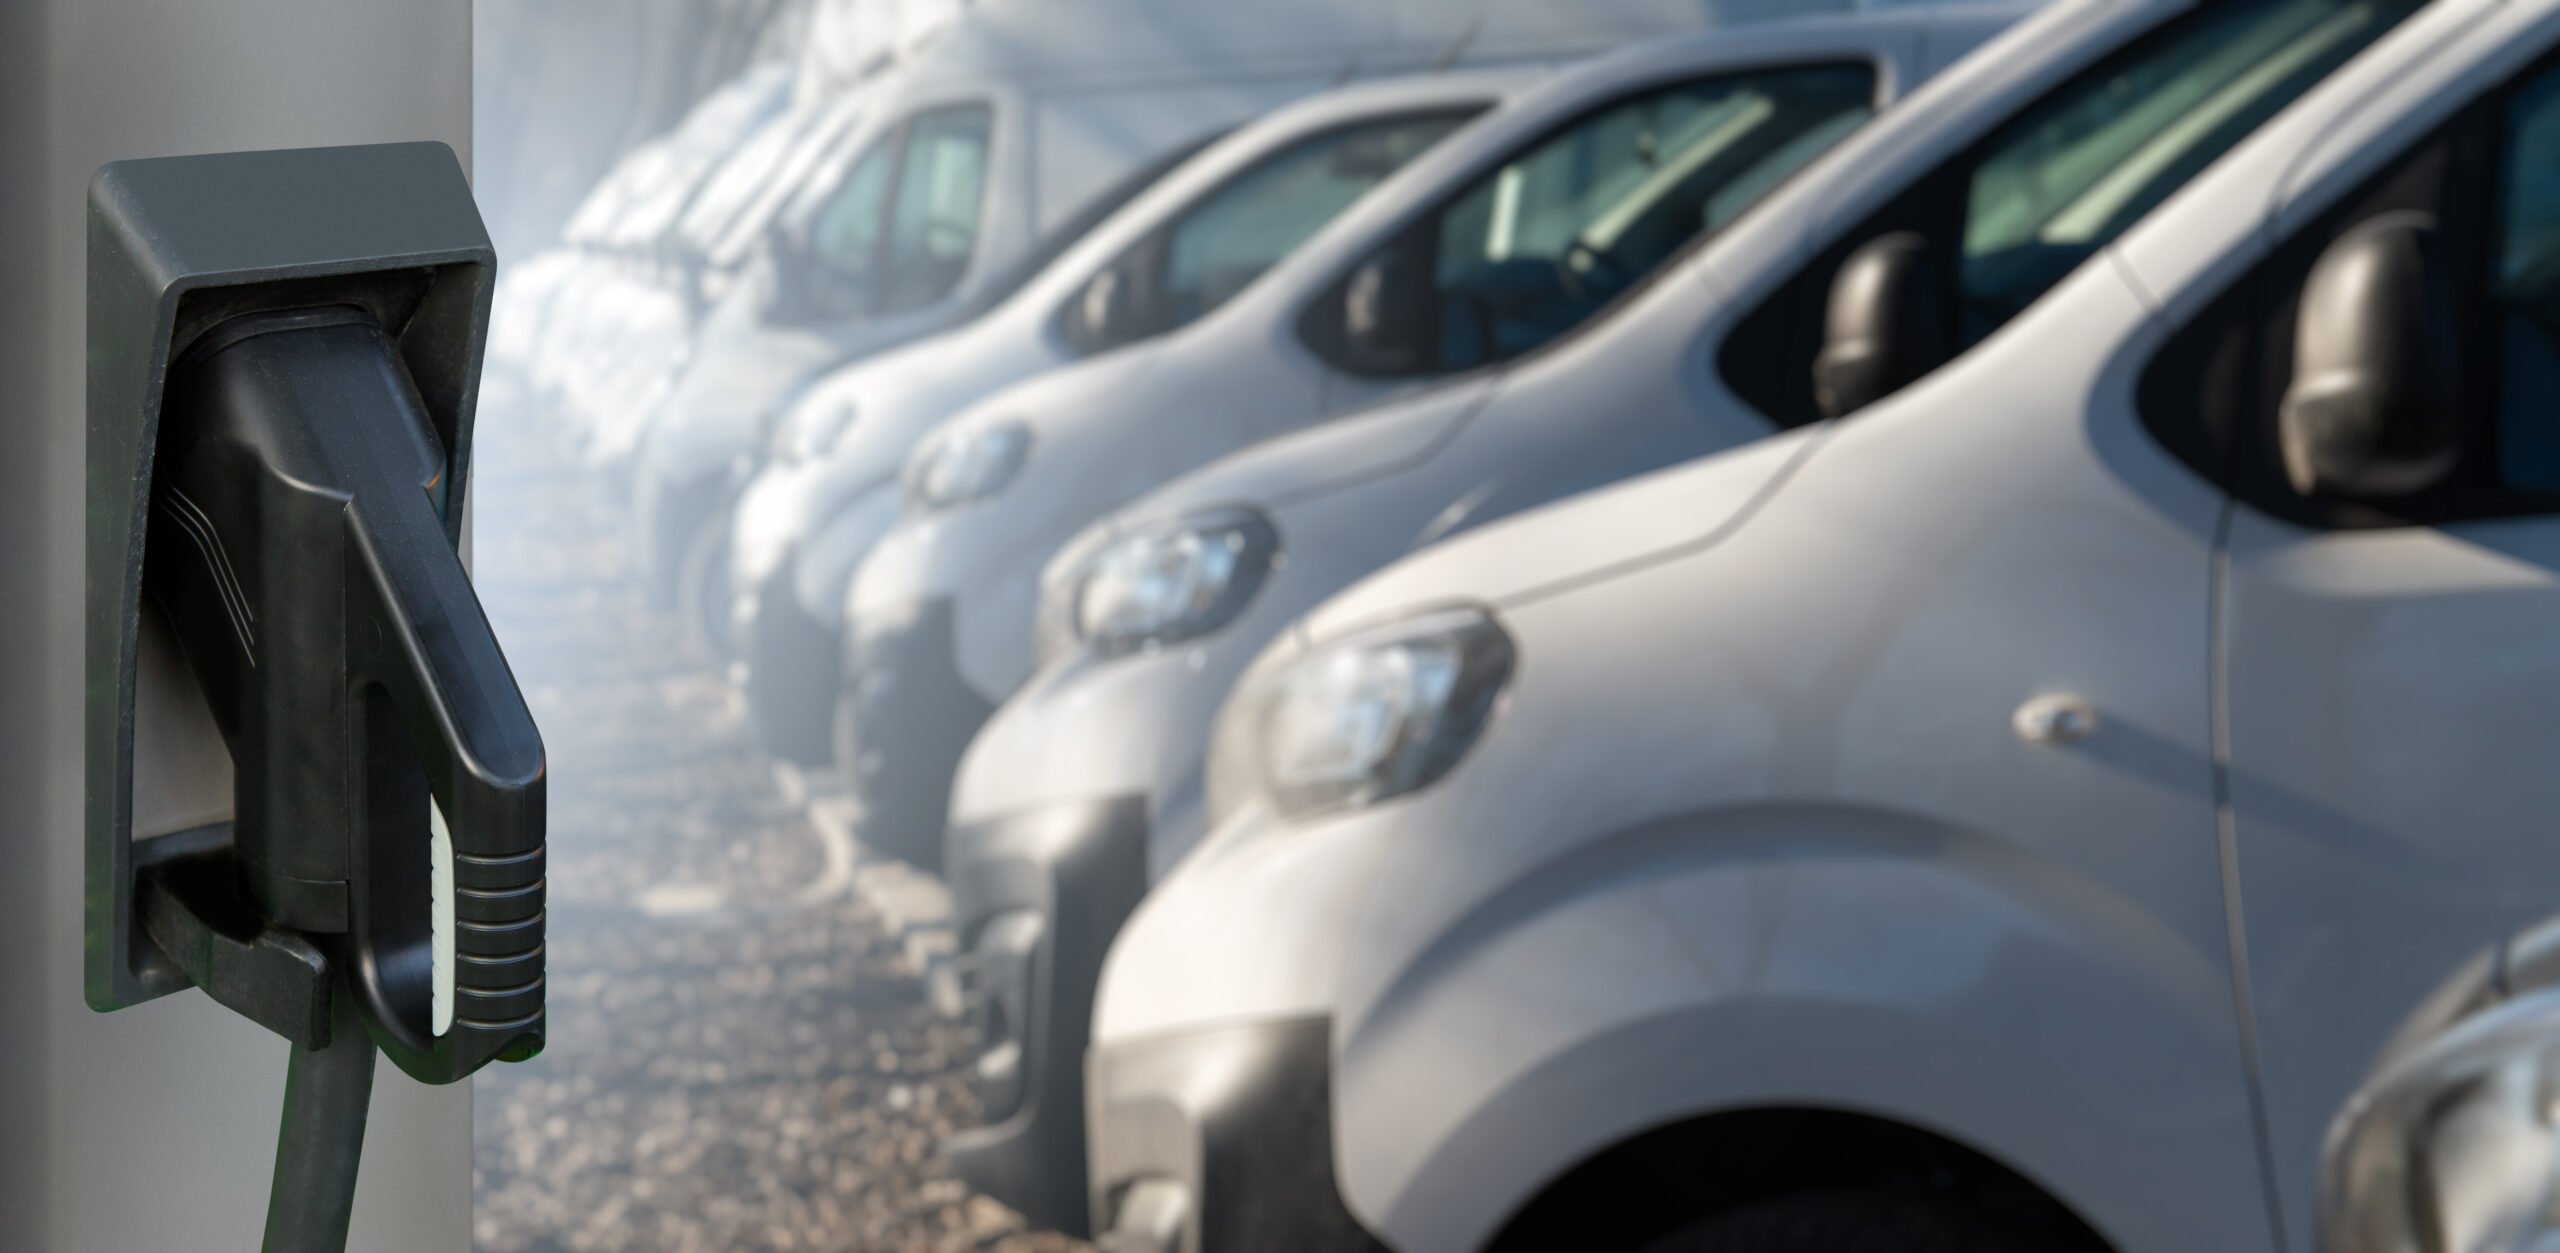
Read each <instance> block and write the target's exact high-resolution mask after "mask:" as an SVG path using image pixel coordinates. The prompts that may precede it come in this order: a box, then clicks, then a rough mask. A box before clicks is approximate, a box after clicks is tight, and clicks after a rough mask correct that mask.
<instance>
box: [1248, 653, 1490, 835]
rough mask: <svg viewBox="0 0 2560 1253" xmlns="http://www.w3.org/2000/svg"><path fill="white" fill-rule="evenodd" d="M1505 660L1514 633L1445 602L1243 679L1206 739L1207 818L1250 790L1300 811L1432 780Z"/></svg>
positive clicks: (1473, 723) (1465, 733)
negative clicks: (1435, 608)
mask: <svg viewBox="0 0 2560 1253" xmlns="http://www.w3.org/2000/svg"><path fill="white" fill-rule="evenodd" d="M1512 662H1513V652H1512V646H1511V637H1510V636H1508V635H1506V634H1504V633H1503V631H1502V628H1501V626H1500V625H1498V624H1497V623H1495V621H1494V620H1493V616H1492V615H1491V614H1489V613H1486V612H1484V611H1483V610H1479V609H1448V610H1441V611H1438V612H1434V613H1429V614H1425V615H1422V616H1420V617H1416V618H1408V619H1405V620H1404V621H1401V622H1396V623H1391V624H1389V625H1387V626H1384V627H1380V628H1377V629H1374V630H1371V631H1365V632H1360V633H1358V634H1354V635H1349V636H1345V637H1344V638H1342V639H1340V640H1338V641H1334V642H1332V643H1328V644H1324V645H1320V646H1318V647H1316V648H1315V649H1313V650H1311V651H1309V652H1308V653H1306V654H1305V655H1303V656H1301V657H1299V658H1298V659H1296V660H1295V661H1293V662H1291V663H1289V664H1286V665H1284V666H1282V667H1280V668H1279V669H1277V670H1275V671H1271V672H1268V673H1265V674H1263V675H1260V676H1256V677H1254V678H1251V679H1248V680H1247V681H1246V684H1245V686H1243V687H1241V688H1239V689H1238V691H1237V692H1236V694H1235V695H1234V696H1233V697H1231V698H1229V701H1228V704H1227V708H1226V709H1225V710H1224V711H1222V712H1221V714H1220V716H1219V719H1218V723H1219V725H1218V729H1217V731H1216V733H1215V736H1216V738H1215V742H1213V743H1212V744H1211V746H1210V778H1209V790H1210V796H1209V804H1210V812H1211V815H1212V818H1213V820H1216V819H1218V818H1222V817H1223V816H1224V815H1225V814H1226V813H1227V812H1229V811H1230V810H1232V809H1233V808H1234V807H1235V806H1236V804H1237V803H1238V802H1240V801H1242V800H1243V799H1245V798H1246V797H1248V796H1260V797H1262V798H1264V799H1265V800H1267V801H1268V802H1269V803H1270V805H1271V807H1272V809H1273V810H1274V811H1275V812H1277V813H1279V814H1281V815H1283V816H1285V817H1290V818H1297V817H1304V816H1308V815H1312V814H1318V813H1323V812H1326V811H1329V810H1336V809H1357V808H1360V807H1363V806H1367V805H1374V804H1376V803H1378V802H1380V801H1383V800H1387V799H1389V798H1391V797H1396V796H1402V795H1404V794H1405V793H1407V792H1411V791H1413V790H1415V789H1417V788H1421V787H1425V786H1428V785H1429V784H1430V783H1431V782H1432V781H1433V780H1436V779H1438V778H1439V777H1440V776H1442V775H1444V774H1447V773H1448V772H1449V770H1450V768H1451V767H1453V766H1455V765H1457V764H1458V759H1459V758H1461V757H1463V756H1465V755H1466V753H1467V750H1468V748H1470V747H1472V746H1473V745H1474V744H1475V742H1476V737H1477V736H1478V735H1479V734H1480V733H1481V732H1482V731H1483V730H1484V727H1485V723H1486V722H1487V721H1488V720H1489V719H1491V717H1492V716H1493V711H1494V708H1495V705H1496V704H1497V703H1498V701H1499V699H1500V697H1501V695H1502V693H1503V691H1504V689H1505V688H1506V687H1507V686H1508V685H1509V683H1510V681H1511V671H1512Z"/></svg>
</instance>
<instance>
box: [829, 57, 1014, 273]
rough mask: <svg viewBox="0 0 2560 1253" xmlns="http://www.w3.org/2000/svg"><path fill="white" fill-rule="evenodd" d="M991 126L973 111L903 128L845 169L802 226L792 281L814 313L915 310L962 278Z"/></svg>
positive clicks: (933, 113)
mask: <svg viewBox="0 0 2560 1253" xmlns="http://www.w3.org/2000/svg"><path fill="white" fill-rule="evenodd" d="M993 126H994V117H993V113H992V111H991V110H989V109H988V108H987V106H985V105H983V104H965V105H954V106H950V107H946V108H939V109H933V110H930V111H927V112H924V113H919V114H917V115H916V116H914V117H912V118H909V119H907V121H906V122H905V123H903V124H902V125H900V126H898V127H896V128H895V129H893V130H892V131H891V132H890V133H889V134H887V135H884V136H883V137H881V139H880V140H879V142H877V143H875V144H873V145H872V146H871V148H870V149H869V150H868V151H866V152H864V153H863V154H862V156H861V157H860V158H858V159H856V160H855V161H854V162H853V165H852V167H851V168H850V169H849V170H848V171H847V172H846V174H845V176H844V181H843V182H842V183H840V184H838V185H837V187H836V191H835V194H833V195H831V196H829V197H827V199H826V201H825V203H823V204H822V205H820V206H819V207H818V210H817V212H816V213H815V214H814V215H813V216H812V217H811V218H810V221H809V236H808V250H807V251H808V255H807V257H806V264H807V266H808V267H809V269H810V270H811V271H812V272H810V273H807V274H803V275H799V276H796V277H797V278H798V279H799V281H800V282H802V283H804V284H805V285H806V286H807V287H808V288H809V289H810V299H811V300H812V301H813V302H814V304H815V307H816V308H817V309H819V310H821V311H823V312H824V313H827V314H830V315H833V316H838V317H858V316H868V315H878V314H885V313H900V312H905V311H907V310H911V309H919V308H922V307H924V306H926V305H929V304H932V303H933V302H934V301H937V300H940V299H941V298H943V297H944V296H945V295H948V294H949V293H950V292H951V290H952V289H953V288H954V287H957V286H958V285H959V283H960V280H961V278H962V277H963V276H965V275H966V274H967V273H968V269H969V260H970V258H971V257H972V256H973V255H975V253H976V251H977V243H978V221H979V217H980V215H981V205H982V202H983V201H984V200H985V192H986V179H987V151H988V145H989V143H990V133H991V132H992V130H993Z"/></svg>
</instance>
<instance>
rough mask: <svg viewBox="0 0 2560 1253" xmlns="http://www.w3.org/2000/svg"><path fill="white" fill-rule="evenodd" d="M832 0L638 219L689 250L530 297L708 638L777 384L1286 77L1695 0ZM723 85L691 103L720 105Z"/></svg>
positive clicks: (872, 337) (1492, 42) (652, 579)
mask: <svg viewBox="0 0 2560 1253" xmlns="http://www.w3.org/2000/svg"><path fill="white" fill-rule="evenodd" d="M1849 2H1850V0H1830V4H1826V5H1824V6H1820V7H1830V5H1831V4H1836V5H1842V6H1845V5H1846V4H1847V3H1849ZM888 7H901V8H902V6H888ZM821 17H823V18H827V19H828V20H820V21H817V22H815V23H813V27H814V37H813V38H812V40H811V41H810V43H809V46H808V47H807V48H806V49H805V50H804V53H803V55H802V56H801V57H800V58H799V60H798V62H797V63H796V65H795V67H794V69H793V71H792V78H793V81H792V83H791V85H790V87H789V90H788V92H787V93H786V94H787V99H786V101H785V102H784V104H782V105H781V106H780V107H778V108H775V109H774V110H772V111H771V112H770V114H769V115H768V116H764V117H760V118H758V119H756V122H755V124H754V125H752V126H750V127H748V128H746V131H745V133H743V134H741V135H740V137H739V138H738V139H737V141H736V143H735V145H734V147H733V149H732V151H731V152H730V154H729V155H728V157H727V159H726V160H725V161H723V162H721V163H720V169H719V171H718V173H717V174H716V175H711V176H708V177H706V178H705V179H704V180H701V181H699V182H698V183H697V184H696V185H695V186H694V187H693V188H692V189H691V190H690V193H689V194H687V195H683V196H679V197H677V198H676V199H677V200H678V201H679V202H680V203H684V204H686V205H687V206H688V209H687V212H686V214H685V215H684V217H685V221H684V222H683V223H681V224H663V223H659V222H656V221H654V220H649V221H638V222H633V223H631V224H630V226H629V227H628V230H629V231H631V232H636V233H639V234H642V235H644V236H647V237H648V238H650V239H652V240H654V241H656V249H655V250H656V251H657V252H659V253H670V252H671V253H677V254H682V255H684V256H686V257H688V258H691V257H695V256H697V255H698V256H699V257H700V260H699V261H697V262H693V263H691V264H689V265H676V266H665V265H654V266H633V265H630V264H623V265H621V266H618V267H614V268H613V270H612V272H613V274H614V275H615V276H616V277H615V278H614V279H613V280H612V281H607V282H598V283H592V284H578V285H577V286H578V288H579V289H580V290H581V291H583V292H585V294H584V295H583V296H582V297H581V298H579V299H576V300H573V301H571V302H569V303H568V305H567V306H566V307H564V308H561V309H557V310H549V311H546V316H544V317H543V318H541V319H540V325H541V326H543V327H544V328H545V329H546V332H547V333H546V334H545V335H544V339H545V341H546V342H545V343H544V344H543V345H542V351H541V352H540V353H539V355H538V356H537V357H536V358H535V359H536V360H538V361H540V362H542V363H543V365H542V366H541V368H540V369H538V370H537V371H536V375H537V377H536V378H535V380H534V381H535V384H536V386H535V389H534V390H535V392H536V395H537V397H538V398H539V399H540V400H541V402H542V403H543V406H544V410H545V416H546V418H547V419H548V420H549V421H552V422H554V423H556V424H558V425H559V426H560V427H561V428H562V429H564V430H565V431H566V432H567V433H568V434H569V435H570V436H571V438H573V439H574V440H576V441H577V442H578V443H580V444H581V445H582V446H584V447H585V448H586V450H587V452H588V455H589V457H590V460H592V461H593V462H594V463H595V464H596V466H597V467H598V469H599V470H600V471H602V472H603V473H604V474H605V475H606V476H607V479H608V481H609V482H610V483H611V484H612V485H614V486H615V487H616V488H617V490H620V491H623V492H627V494H628V496H629V498H630V500H631V502H632V506H633V511H634V517H633V522H632V534H633V538H634V541H635V557H636V561H637V565H638V566H639V568H640V570H641V572H642V574H643V575H644V577H645V579H646V581H647V584H648V586H649V588H650V590H651V591H652V592H653V594H654V595H655V596H656V597H657V598H658V599H659V600H660V601H661V602H663V603H674V604H680V605H681V606H682V607H683V608H684V609H685V611H686V617H687V621H688V622H689V623H691V624H693V625H694V626H695V627H696V628H697V630H698V631H699V632H700V634H701V635H702V637H703V640H704V642H705V643H706V644H709V645H711V646H714V647H722V646H725V636H726V634H727V628H728V619H729V614H728V612H727V609H728V597H727V595H726V590H727V580H726V577H725V575H724V573H723V570H724V568H725V567H724V560H725V558H726V556H727V539H728V535H727V527H726V525H725V524H726V521H727V517H728V513H729V509H730V506H731V505H732V504H733V503H734V501H735V498H736V495H737V492H738V490H739V489H740V487H741V486H742V485H743V483H744V481H745V480H746V478H747V477H749V476H751V475H752V474H753V473H754V471H755V469H756V468H757V466H758V465H759V464H760V463H761V461H762V460H763V457H764V454H765V452H766V448H767V444H768V442H769V440H770V438H771V436H772V433H773V428H774V424H775V421H776V419H777V417H778V416H779V414H780V412H781V410H782V409H783V408H784V407H785V406H787V405H788V404H790V403H791V402H792V401H793V400H794V399H796V398H797V397H799V396H800V394H801V393H802V392H803V390H804V389H806V388H807V387H808V386H809V385H810V384H811V383H812V381H813V380H815V379H816V378H818V377H819V376H820V375H822V374H823V373H825V372H826V371H827V370H829V369H831V368H834V367H838V366H842V365H844V364H846V363H849V362H852V361H857V360H859V359H861V358H863V357H866V356H869V355H871V354H875V353H879V352H882V351H884V350H886V349H889V348H892V347H895V346H897V345H899V344H903V343H907V342H909V341H912V340H915V339H918V338H920V337H923V336H927V335H931V334H933V333H935V332H939V331H942V330H946V329H949V328H952V327H954V326H958V325H961V324H963V323H966V322H968V321H970V320H972V319H975V318H978V317H980V316H981V315H983V314H985V313H987V312H988V311H989V310H991V309H992V308H994V307H995V306H996V305H998V304H1001V303H1003V302H1004V301H1005V299H1006V298H1007V297H1008V296H1010V295H1012V294H1013V293H1014V292H1015V290H1016V289H1017V288H1019V287H1020V286H1021V285H1022V284H1023V283H1024V282H1025V281H1027V280H1028V279H1029V278H1030V277H1031V276H1032V275H1033V274H1035V273H1037V272H1039V271H1041V270H1043V269H1044V268H1046V266H1047V265H1048V263H1049V262H1051V261H1054V260H1055V259H1056V258H1057V257H1058V256H1059V255H1060V254H1061V253H1062V252H1063V251H1065V250H1066V249H1067V248H1068V247H1069V246H1070V245H1072V244H1073V243H1074V242H1075V241H1076V240H1077V239H1078V238H1079V237H1081V235H1082V234H1083V233H1084V232H1085V231H1087V230H1090V229H1091V228H1093V227H1094V226H1096V225H1097V224H1099V222H1100V221H1101V220H1102V219H1103V218H1105V217H1108V216H1109V215H1110V214H1111V212H1112V210H1114V209H1116V208H1118V207H1119V206H1120V205H1121V204H1123V203H1124V202H1125V201H1126V200H1127V199H1128V198H1129V197H1131V196H1133V195H1134V194H1135V193H1136V192H1137V191H1138V190H1139V189H1141V188H1142V187H1143V186H1144V185H1145V184H1146V183H1147V182H1148V181H1149V180H1150V179H1151V178H1152V177H1153V176H1155V175H1160V174H1162V173H1165V172H1167V171H1168V170H1169V169H1170V168H1171V167H1172V166H1173V165H1175V164H1178V163H1179V159H1180V158H1181V157H1183V156H1185V155H1188V154H1189V153H1191V152H1194V151H1196V150H1197V149H1199V148H1200V146H1201V145H1202V144H1204V143H1205V142H1206V141H1208V140H1209V139H1211V138H1213V137H1215V136H1217V135H1218V134H1220V133H1221V132H1223V131H1226V130H1228V129H1231V128H1233V127H1235V126H1237V125H1239V124H1241V123H1243V122H1244V121H1246V120H1248V119H1252V118H1256V117H1259V116H1261V115H1263V114H1265V113H1268V112H1269V111H1271V110H1272V109H1274V108H1276V107H1278V106H1280V105H1282V104H1285V103H1287V102H1289V101H1292V100H1295V99H1299V98H1302V97H1305V96H1308V95H1311V94H1314V93H1318V92H1321V91H1324V90H1326V89H1328V88H1331V87H1337V86H1341V85H1344V84H1347V83H1352V82H1356V81H1366V80H1369V79H1374V78H1379V77H1383V76H1393V75H1399V74H1411V73H1416V72H1430V73H1434V74H1445V73H1447V72H1450V71H1455V70H1465V69H1470V68H1476V67H1483V66H1520V67H1531V66H1537V65H1545V64H1552V63H1554V62H1556V61H1558V60H1560V59H1567V58H1572V57H1576V56H1580V55H1585V54H1588V53H1591V52H1595V51H1599V50H1602V49H1604V48H1607V47H1609V46H1611V45H1613V44H1615V43H1618V42H1622V41H1624V40H1627V39H1630V38H1639V37H1643V36H1648V35H1657V34H1662V33H1667V32H1672V31H1677V30H1681V29H1685V28H1689V27H1692V26H1695V25H1696V24H1698V22H1699V21H1700V15H1699V10H1698V7H1697V6H1696V4H1695V3H1694V0H1594V3H1591V4H1587V5H1578V6H1575V8H1574V11H1573V12H1572V13H1570V15H1566V14H1564V13H1561V12H1558V11H1554V10H1551V9H1550V8H1549V7H1548V6H1542V5H1519V6H1514V5H1497V6H1492V7H1490V8H1488V7H1486V6H1482V5H1479V4H1472V3H1457V2H1454V0H1404V2H1402V3H1398V4H1394V5H1378V4H1371V3H1361V2H1357V0H1317V2H1314V3H1309V2H1308V0H1285V2H1283V0H1271V2H1269V3H1259V4H1247V5H1233V4H1229V5H1218V6H1209V7H1205V8H1204V7H1202V6H1196V5H1180V4H1168V3H1164V2H1163V0H989V2H986V3H976V4H970V5H927V6H918V7H916V10H915V11H914V12H912V13H910V12H904V11H900V12H896V13H890V12H888V11H887V7H883V6H872V7H871V8H869V9H866V8H864V6H860V5H856V6H852V7H851V8H849V9H846V10H845V12H843V13H841V14H839V13H837V11H836V9H835V8H830V9H828V10H827V11H826V12H825V13H823V14H822V15H821ZM881 22H886V23H887V25H886V26H881V27H880V28H879V29H874V26H875V25H878V24H879V23H881ZM890 27H894V35H891V34H889V33H888V31H889V28H890ZM717 105H718V101H717V100H716V99H715V101H714V102H711V103H707V104H706V105H705V106H704V109H705V110H708V111H711V112H713V113H715V114H718V115H719V116H723V117H725V116H727V115H728V113H729V112H735V110H729V111H727V112H723V111H722V110H720V109H719V108H718V107H717ZM705 126H706V128H707V126H708V124H707V123H706V124H705ZM692 127H693V124H692V123H690V122H689V123H688V126H687V128H686V129H687V130H691V129H692ZM679 133H684V132H681V131H680V132H679ZM619 181H620V175H617V176H616V177H615V178H614V179H609V180H608V186H611V185H613V184H615V183H618V182H619ZM722 187H726V188H734V189H737V191H736V192H735V193H734V194H728V195H719V194H715V189H717V188H722ZM600 194H601V193H600ZM599 212H600V213H601V212H603V211H602V210H599ZM583 216H584V215H583V214H582V217H583ZM652 230H656V231H657V232H658V233H657V234H655V235H650V234H649V232H650V231H652ZM697 235H710V236H716V238H717V240H718V241H720V244H719V246H714V245H713V244H711V243H709V242H701V241H696V240H695V236H697ZM724 248H725V249H727V250H726V251H724V250H723V249H724ZM635 271H636V272H635ZM694 271H701V272H703V273H707V274H710V275H712V276H714V278H713V281H711V282H708V283H705V282H698V281H693V280H692V279H691V278H689V277H687V276H688V275H690V274H691V273H693V272H694ZM531 303H533V301H532V300H531V299H530V293H527V294H526V295H523V296H516V295H511V297H510V300H509V301H508V302H507V304H508V307H510V308H515V307H519V306H523V305H528V304H531ZM551 303H552V304H554V305H558V304H559V303H560V302H559V301H558V300H557V299H554V300H553V301H552V302H551ZM564 313H565V314H566V315H567V316H565V317H563V316H560V315H561V314H564ZM519 338H521V336H519ZM552 341H557V342H552ZM902 451H903V450H902Z"/></svg>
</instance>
